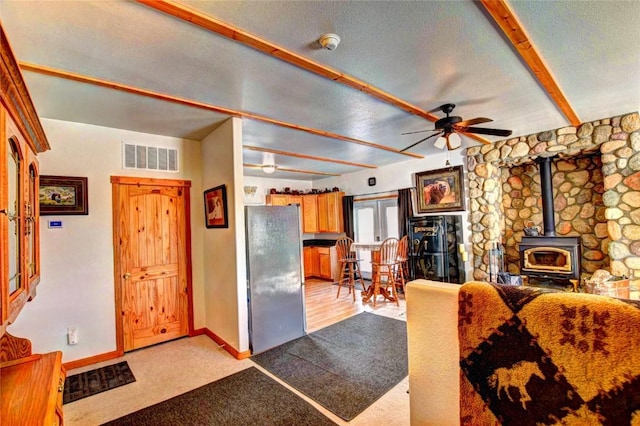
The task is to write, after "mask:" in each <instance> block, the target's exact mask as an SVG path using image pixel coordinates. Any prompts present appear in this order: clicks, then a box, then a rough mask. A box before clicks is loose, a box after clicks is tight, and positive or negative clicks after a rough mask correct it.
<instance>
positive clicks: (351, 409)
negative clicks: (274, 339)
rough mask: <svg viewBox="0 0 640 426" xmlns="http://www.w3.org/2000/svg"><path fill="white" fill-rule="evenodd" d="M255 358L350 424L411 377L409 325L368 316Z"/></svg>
mask: <svg viewBox="0 0 640 426" xmlns="http://www.w3.org/2000/svg"><path fill="white" fill-rule="evenodd" d="M251 359H252V360H253V361H255V362H256V363H257V364H258V365H260V366H262V367H263V368H265V369H266V370H268V371H269V372H271V373H272V374H273V375H275V376H277V377H278V378H280V379H282V380H283V381H285V382H286V383H288V384H289V385H291V386H293V387H294V388H296V389H298V390H299V391H300V392H302V393H304V394H305V395H307V396H308V397H310V398H311V399H313V400H314V401H316V402H318V403H319V404H320V405H322V406H323V407H325V408H327V409H328V410H330V411H331V412H333V413H335V414H336V415H338V416H340V417H341V418H343V419H345V420H347V421H349V420H352V419H353V418H354V417H356V416H357V415H358V414H360V413H361V412H362V411H364V410H365V409H366V408H367V407H368V406H369V405H371V404H373V403H374V402H375V401H376V400H377V399H378V398H380V397H381V396H382V395H384V394H385V393H386V392H388V391H389V390H390V389H391V388H393V387H394V386H395V385H397V384H398V383H399V382H400V381H401V380H402V379H404V378H405V377H406V376H407V374H408V367H407V324H406V322H404V321H400V320H395V319H392V318H386V317H382V316H379V315H375V314H370V313H367V312H364V313H361V314H358V315H356V316H353V317H351V318H348V319H346V320H344V321H341V322H339V323H336V324H333V325H331V326H329V327H326V328H323V329H321V330H318V331H316V332H314V333H311V334H309V335H307V336H304V337H301V338H299V339H296V340H293V341H291V342H288V343H285V344H284V345H281V346H278V347H276V348H274V349H270V350H268V351H266V352H263V353H261V354H257V355H254V356H253V357H252V358H251Z"/></svg>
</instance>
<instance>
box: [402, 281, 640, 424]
mask: <svg viewBox="0 0 640 426" xmlns="http://www.w3.org/2000/svg"><path fill="white" fill-rule="evenodd" d="M406 300H407V336H408V355H409V397H410V413H411V424H412V425H414V426H417V425H419V426H422V425H438V426H448V425H460V424H462V425H494V424H518V425H527V424H531V425H535V424H615V425H619V424H629V425H640V302H637V301H627V300H620V299H614V298H610V297H606V296H597V295H591V294H581V293H564V292H548V291H543V290H540V289H535V288H531V287H521V286H498V285H492V284H488V283H482V282H468V283H465V284H464V285H458V284H448V283H441V282H434V281H427V280H415V281H411V282H409V283H408V284H407V286H406Z"/></svg>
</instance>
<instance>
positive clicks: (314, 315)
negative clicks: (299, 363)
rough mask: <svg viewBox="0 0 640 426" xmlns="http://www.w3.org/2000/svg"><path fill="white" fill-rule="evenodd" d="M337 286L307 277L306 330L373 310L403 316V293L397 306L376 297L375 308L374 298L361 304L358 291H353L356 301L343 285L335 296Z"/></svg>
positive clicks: (389, 315)
mask: <svg viewBox="0 0 640 426" xmlns="http://www.w3.org/2000/svg"><path fill="white" fill-rule="evenodd" d="M337 293H338V286H337V285H334V284H333V283H332V282H328V281H322V280H318V279H313V278H311V279H306V281H305V304H306V311H307V332H308V333H312V332H314V331H316V330H319V329H321V328H323V327H326V326H328V325H331V324H334V323H336V322H339V321H342V320H343V319H345V318H348V317H351V316H353V315H356V314H359V313H360V312H374V311H375V312H376V313H377V314H381V315H385V316H388V317H392V318H397V319H404V314H405V311H406V303H405V300H404V295H400V300H399V302H400V306H399V307H398V306H396V304H395V303H394V302H389V301H384V302H383V301H382V297H380V298H379V299H378V302H377V303H376V307H375V309H374V307H373V301H369V302H367V303H362V298H361V297H360V290H356V300H355V302H354V301H353V297H352V296H351V295H350V294H349V289H348V288H346V287H343V288H342V290H340V297H339V298H337V297H336V295H337Z"/></svg>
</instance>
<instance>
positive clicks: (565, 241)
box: [520, 236, 581, 285]
mask: <svg viewBox="0 0 640 426" xmlns="http://www.w3.org/2000/svg"><path fill="white" fill-rule="evenodd" d="M580 257H581V253H580V237H546V236H540V237H522V242H521V243H520V273H521V274H522V275H525V276H527V277H528V278H529V282H530V283H533V284H550V285H568V284H573V282H572V281H571V280H579V279H580Z"/></svg>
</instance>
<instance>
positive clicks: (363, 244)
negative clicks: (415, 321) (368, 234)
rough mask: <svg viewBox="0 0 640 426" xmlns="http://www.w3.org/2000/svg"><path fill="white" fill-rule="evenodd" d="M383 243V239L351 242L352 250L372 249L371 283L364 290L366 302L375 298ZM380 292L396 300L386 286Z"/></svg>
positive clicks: (386, 297)
mask: <svg viewBox="0 0 640 426" xmlns="http://www.w3.org/2000/svg"><path fill="white" fill-rule="evenodd" d="M381 245H382V241H354V242H353V243H351V251H352V252H357V251H358V250H364V251H370V252H371V284H370V285H369V286H367V287H366V288H365V289H364V290H363V291H362V302H363V303H366V302H368V301H370V300H371V298H373V293H374V283H375V282H376V275H377V273H378V269H377V267H376V264H377V263H379V262H380V246H381ZM394 285H395V284H394ZM379 292H380V293H379V294H381V295H382V296H384V298H385V299H387V300H389V301H391V302H395V301H396V298H395V297H393V296H392V295H391V294H389V292H388V291H387V290H386V289H385V288H384V287H380V288H379Z"/></svg>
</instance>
